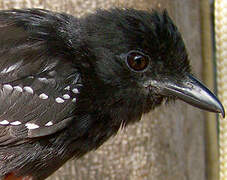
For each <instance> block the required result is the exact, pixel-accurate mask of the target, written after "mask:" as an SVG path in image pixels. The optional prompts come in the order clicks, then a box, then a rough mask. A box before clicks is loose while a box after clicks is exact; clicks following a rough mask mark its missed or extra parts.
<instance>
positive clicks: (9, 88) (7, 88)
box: [3, 84, 13, 91]
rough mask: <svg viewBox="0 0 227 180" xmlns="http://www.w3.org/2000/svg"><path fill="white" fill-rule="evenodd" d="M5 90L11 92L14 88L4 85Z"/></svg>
mask: <svg viewBox="0 0 227 180" xmlns="http://www.w3.org/2000/svg"><path fill="white" fill-rule="evenodd" d="M3 88H4V89H6V90H9V91H12V90H13V86H11V85H10V84H4V85H3Z"/></svg>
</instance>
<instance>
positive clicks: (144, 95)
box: [84, 9, 224, 116]
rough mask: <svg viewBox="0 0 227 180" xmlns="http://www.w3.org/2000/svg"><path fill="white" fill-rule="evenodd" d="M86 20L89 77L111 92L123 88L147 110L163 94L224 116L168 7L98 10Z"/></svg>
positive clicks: (113, 94) (165, 96) (125, 92)
mask: <svg viewBox="0 0 227 180" xmlns="http://www.w3.org/2000/svg"><path fill="white" fill-rule="evenodd" d="M84 22H85V23H84V27H85V28H84V31H85V32H86V37H87V39H88V41H87V44H88V51H89V52H91V53H92V54H93V56H92V58H90V63H91V66H92V68H93V69H94V71H93V72H92V76H93V77H90V78H95V79H96V82H97V85H98V84H102V85H104V86H105V87H108V88H109V92H111V93H112V94H109V95H110V96H119V93H121V95H122V96H125V98H128V99H133V100H134V101H135V102H139V103H141V104H143V105H141V106H143V111H144V112H146V111H148V110H150V109H153V108H155V107H156V106H157V105H160V104H161V103H162V101H163V100H170V99H181V100H183V101H185V102H187V103H189V104H191V105H194V106H196V107H199V108H201V109H205V110H208V111H212V112H219V113H222V115H223V116H224V108H223V106H222V104H221V103H220V102H219V100H218V99H217V98H216V97H215V95H213V94H212V93H211V92H210V91H209V90H208V89H207V88H206V87H205V86H204V85H203V84H201V83H200V82H199V81H198V80H196V79H195V78H194V77H193V76H192V75H191V69H190V64H189V59H188V56H187V52H186V48H185V45H184V42H183V40H182V37H181V34H180V33H179V31H178V30H177V28H176V26H175V25H174V23H173V22H172V20H171V19H170V17H169V16H168V14H167V12H166V11H163V12H156V11H152V12H150V13H149V12H145V11H139V10H133V9H128V10H121V9H112V10H109V11H103V10H100V11H98V12H97V13H96V15H95V16H93V15H92V16H88V17H86V19H85V20H84ZM90 72H91V71H90ZM113 89H115V91H112V90H113ZM115 92H116V93H115ZM102 93H103V92H102ZM116 94H117V95H116ZM128 94H131V95H132V96H129V95H128ZM139 98H140V99H143V102H142V101H140V100H138V99H139Z"/></svg>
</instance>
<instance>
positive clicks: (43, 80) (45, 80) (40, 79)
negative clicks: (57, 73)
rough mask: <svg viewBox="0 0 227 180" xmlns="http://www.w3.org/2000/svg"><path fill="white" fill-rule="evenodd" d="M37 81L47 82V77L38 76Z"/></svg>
mask: <svg viewBox="0 0 227 180" xmlns="http://www.w3.org/2000/svg"><path fill="white" fill-rule="evenodd" d="M38 80H39V81H41V82H44V83H48V82H49V81H48V79H47V78H38Z"/></svg>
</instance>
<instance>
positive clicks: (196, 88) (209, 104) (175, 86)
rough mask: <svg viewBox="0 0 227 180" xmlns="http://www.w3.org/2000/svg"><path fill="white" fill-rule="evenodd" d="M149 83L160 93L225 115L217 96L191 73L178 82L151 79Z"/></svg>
mask: <svg viewBox="0 0 227 180" xmlns="http://www.w3.org/2000/svg"><path fill="white" fill-rule="evenodd" d="M150 85H151V86H154V87H157V88H158V89H159V91H160V92H159V93H160V94H161V95H164V96H174V97H177V98H179V99H181V100H183V101H185V102H186V103H188V104H191V105H193V106H195V107H198V108H201V109H204V110H207V111H211V112H216V113H221V114H222V116H223V117H225V110H224V107H223V105H222V104H221V102H220V101H219V100H218V98H217V97H216V96H215V95H214V94H213V93H212V92H211V91H210V90H209V89H208V88H206V86H204V85H203V84H202V83H201V82H199V81H198V80H197V79H196V78H194V77H193V76H192V75H187V77H186V78H185V79H184V80H183V81H181V82H180V83H177V82H171V81H167V82H161V83H160V82H158V81H155V82H154V81H153V82H151V84H150Z"/></svg>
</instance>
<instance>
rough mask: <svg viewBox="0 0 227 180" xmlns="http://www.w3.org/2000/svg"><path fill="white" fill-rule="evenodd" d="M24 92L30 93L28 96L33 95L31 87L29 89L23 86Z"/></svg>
mask: <svg viewBox="0 0 227 180" xmlns="http://www.w3.org/2000/svg"><path fill="white" fill-rule="evenodd" d="M24 90H25V91H26V92H28V93H30V94H33V89H32V88H31V87H29V86H25V87H24Z"/></svg>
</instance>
